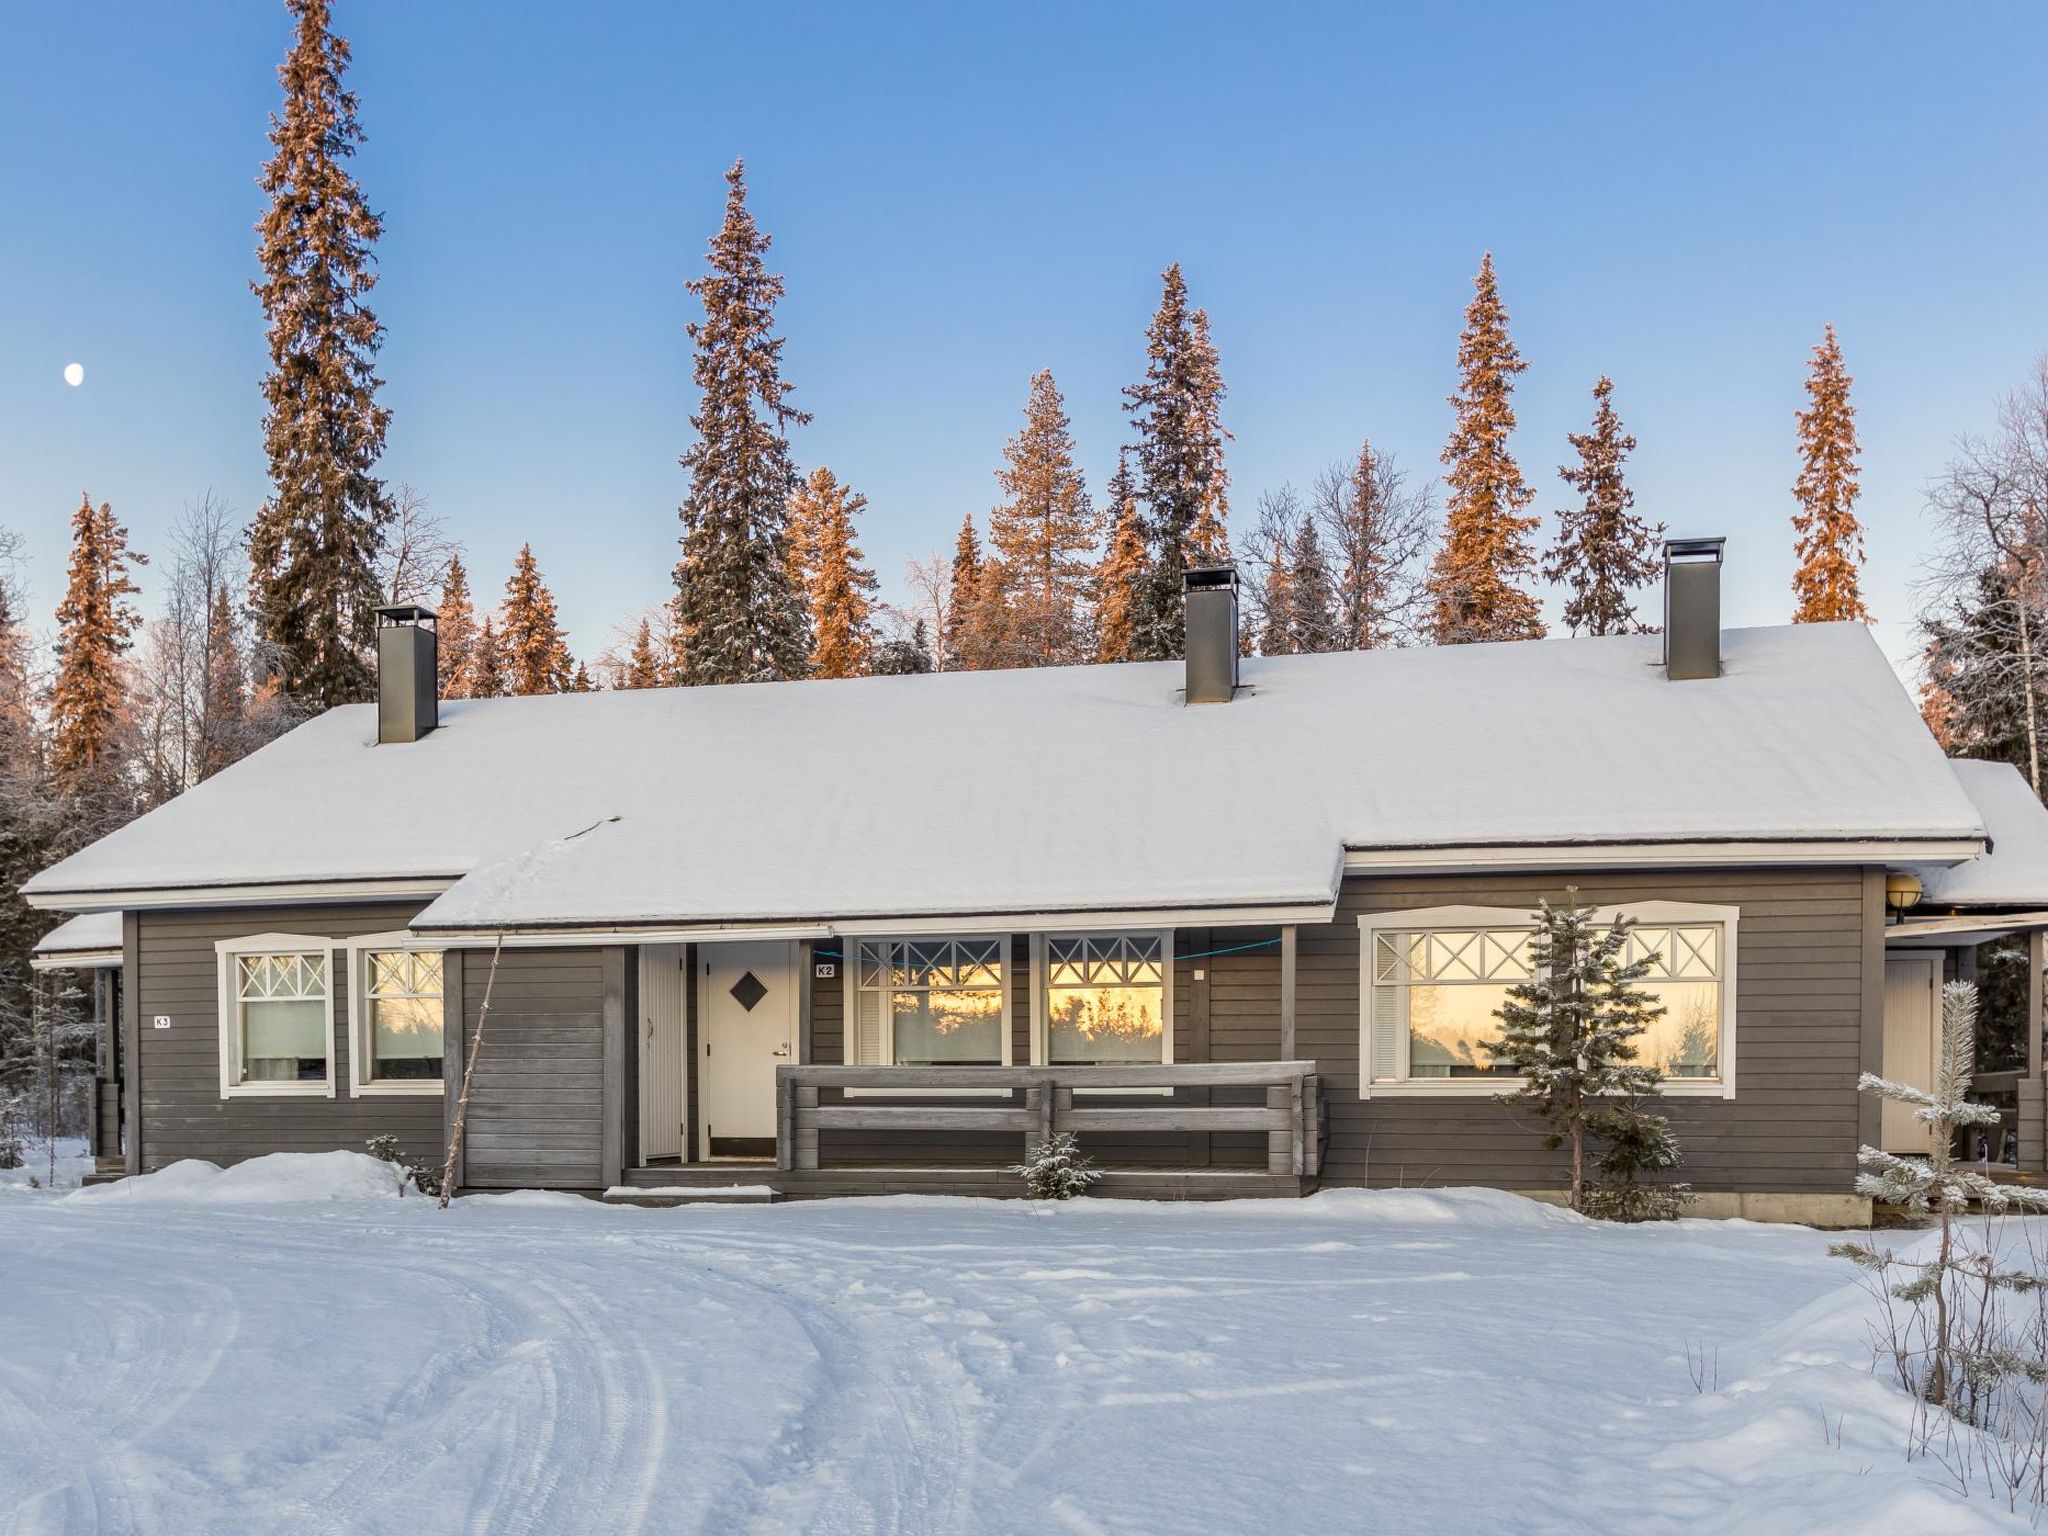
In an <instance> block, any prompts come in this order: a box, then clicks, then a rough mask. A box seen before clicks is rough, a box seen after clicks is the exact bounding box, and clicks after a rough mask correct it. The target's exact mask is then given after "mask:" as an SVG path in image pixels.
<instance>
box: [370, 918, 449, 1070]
mask: <svg viewBox="0 0 2048 1536" xmlns="http://www.w3.org/2000/svg"><path fill="white" fill-rule="evenodd" d="M349 953H350V955H351V957H352V964H351V968H350V982H349V986H350V996H351V999H352V1003H353V1006H352V1007H351V1010H350V1011H351V1013H352V1014H353V1016H354V1019H355V1031H354V1036H353V1038H354V1042H355V1044H354V1051H353V1062H354V1070H353V1071H352V1072H351V1074H350V1077H351V1083H350V1087H351V1090H352V1091H353V1092H355V1093H358V1094H364V1093H439V1092H440V1091H441V1081H442V1078H441V1069H442V1051H443V1046H442V1036H443V1023H442V1020H443V1013H442V1006H443V994H444V991H445V986H444V982H443V977H444V975H445V969H446V961H445V957H444V955H443V954H442V952H441V951H440V950H436V949H416V948H412V947H409V946H408V945H407V944H406V943H405V936H404V935H403V934H388V935H382V936H379V937H375V938H369V939H359V940H357V941H356V942H355V943H353V944H352V945H350V948H349Z"/></svg>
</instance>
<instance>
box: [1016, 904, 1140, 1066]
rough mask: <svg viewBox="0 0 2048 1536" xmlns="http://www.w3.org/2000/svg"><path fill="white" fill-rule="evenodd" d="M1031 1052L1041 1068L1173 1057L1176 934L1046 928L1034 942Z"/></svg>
mask: <svg viewBox="0 0 2048 1536" xmlns="http://www.w3.org/2000/svg"><path fill="white" fill-rule="evenodd" d="M1035 952H1036V956H1037V958H1038V961H1039V964H1038V965H1037V967H1036V971H1037V974H1036V975H1035V976H1034V978H1033V994H1034V997H1035V999H1036V1002H1035V1008H1034V1011H1035V1013H1036V1015H1037V1019H1036V1027H1035V1029H1034V1031H1033V1034H1034V1039H1033V1047H1034V1050H1033V1054H1034V1056H1035V1058H1036V1059H1037V1060H1038V1061H1039V1062H1040V1063H1041V1064H1043V1065H1047V1066H1054V1067H1072V1066H1150V1065H1165V1064H1167V1063H1170V1062H1171V1061H1172V1060H1173V933H1172V931H1171V930H1170V929H1167V930H1146V931H1142V932H1136V933H1130V932H1120V933H1049V934H1045V935H1043V936H1042V937H1041V939H1040V940H1039V941H1038V943H1037V945H1036V946H1035Z"/></svg>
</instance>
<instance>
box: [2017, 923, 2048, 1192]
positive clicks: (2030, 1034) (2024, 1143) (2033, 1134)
mask: <svg viewBox="0 0 2048 1536" xmlns="http://www.w3.org/2000/svg"><path fill="white" fill-rule="evenodd" d="M2044 965H2048V931H2044V930H2042V929H2040V928H2034V929H2030V930H2029V931H2028V933H2027V1070H2026V1072H2025V1074H2024V1075H2023V1076H2022V1077H2021V1078H2020V1084H2019V1101H2020V1114H2019V1121H2020V1124H2019V1143H2020V1144H2019V1150H2018V1153H2017V1154H2016V1156H2017V1158H2018V1162H2019V1166H2020V1167H2021V1168H2023V1169H2025V1170H2026V1171H2027V1172H2029V1173H2041V1172H2044V1171H2048V1083H2044V1082H2043V1080H2042V1071H2041V1066H2042V1054H2043V1053H2042V1042H2041V1029H2042V1023H2043V1020H2042V1014H2043V1009H2044V1000H2043V990H2044V983H2043V979H2042V975H2041V971H2042V967H2043V966H2044Z"/></svg>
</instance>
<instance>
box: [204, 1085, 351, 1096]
mask: <svg viewBox="0 0 2048 1536" xmlns="http://www.w3.org/2000/svg"><path fill="white" fill-rule="evenodd" d="M220 1096H221V1097H222V1098H224V1099H331V1098H333V1097H334V1086H333V1084H331V1083H227V1084H224V1085H222V1087H221V1090H220Z"/></svg>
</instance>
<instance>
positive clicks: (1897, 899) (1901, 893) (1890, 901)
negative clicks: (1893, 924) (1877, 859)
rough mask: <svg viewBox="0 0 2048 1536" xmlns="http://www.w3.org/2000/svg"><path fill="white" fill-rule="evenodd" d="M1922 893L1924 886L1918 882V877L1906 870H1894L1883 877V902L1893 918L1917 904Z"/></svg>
mask: <svg viewBox="0 0 2048 1536" xmlns="http://www.w3.org/2000/svg"><path fill="white" fill-rule="evenodd" d="M1924 894H1926V888H1925V887H1923V886H1922V885H1921V884H1920V877H1919V876H1918V875H1916V874H1913V873H1911V872H1909V871H1907V870H1895V871H1893V872H1892V873H1891V874H1888V875H1886V876H1885V877H1884V904H1885V905H1886V906H1887V907H1889V908H1890V909H1891V912H1892V916H1893V917H1895V918H1898V917H1904V916H1905V915H1906V914H1907V913H1908V912H1910V911H1912V910H1913V909H1914V908H1915V907H1917V906H1919V905H1920V898H1921V897H1922V896H1923V895H1924Z"/></svg>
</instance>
